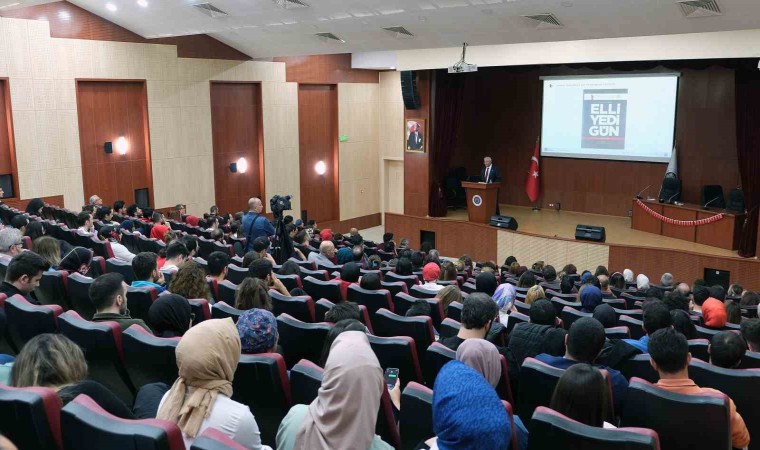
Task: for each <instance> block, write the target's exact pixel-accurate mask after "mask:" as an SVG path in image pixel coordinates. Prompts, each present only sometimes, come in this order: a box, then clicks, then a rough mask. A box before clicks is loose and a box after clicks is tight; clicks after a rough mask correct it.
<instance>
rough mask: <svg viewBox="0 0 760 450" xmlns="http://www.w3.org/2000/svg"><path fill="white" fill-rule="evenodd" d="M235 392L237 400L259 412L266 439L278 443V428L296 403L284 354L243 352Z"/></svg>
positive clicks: (263, 436)
mask: <svg viewBox="0 0 760 450" xmlns="http://www.w3.org/2000/svg"><path fill="white" fill-rule="evenodd" d="M232 392H233V394H232V399H233V400H235V401H238V402H240V403H243V404H244V405H248V407H249V408H250V409H251V411H255V414H256V423H257V424H258V425H259V430H260V431H261V440H262V442H263V443H264V444H266V445H270V446H274V443H275V436H276V435H277V427H278V426H279V425H280V422H282V419H283V418H285V415H286V414H287V413H288V410H290V407H291V405H292V403H291V396H290V395H291V394H290V381H289V380H288V373H287V370H286V369H285V360H284V359H283V357H282V355H278V354H277V353H261V354H258V355H242V356H241V357H240V362H239V363H238V366H237V369H236V370H235V378H234V380H233V382H232Z"/></svg>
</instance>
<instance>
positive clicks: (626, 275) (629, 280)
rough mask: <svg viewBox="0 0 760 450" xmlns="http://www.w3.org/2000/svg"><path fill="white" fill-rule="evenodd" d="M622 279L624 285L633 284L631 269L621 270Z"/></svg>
mask: <svg viewBox="0 0 760 450" xmlns="http://www.w3.org/2000/svg"><path fill="white" fill-rule="evenodd" d="M623 279H624V280H625V282H626V283H633V282H634V279H633V270H631V269H625V270H623Z"/></svg>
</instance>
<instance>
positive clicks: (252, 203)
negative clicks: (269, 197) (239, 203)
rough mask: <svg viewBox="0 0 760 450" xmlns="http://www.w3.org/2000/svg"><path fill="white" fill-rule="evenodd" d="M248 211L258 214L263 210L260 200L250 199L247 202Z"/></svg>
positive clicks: (256, 198)
mask: <svg viewBox="0 0 760 450" xmlns="http://www.w3.org/2000/svg"><path fill="white" fill-rule="evenodd" d="M248 209H249V210H250V211H253V212H255V213H260V212H261V210H263V209H264V205H263V204H262V203H261V199H260V198H258V197H252V198H250V199H249V200H248Z"/></svg>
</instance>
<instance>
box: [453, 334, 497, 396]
mask: <svg viewBox="0 0 760 450" xmlns="http://www.w3.org/2000/svg"><path fill="white" fill-rule="evenodd" d="M456 359H457V361H462V362H463V363H465V364H467V365H468V366H470V367H472V368H473V369H475V370H477V371H478V372H480V374H481V375H483V377H484V378H485V379H486V381H488V384H490V385H491V386H493V387H496V385H497V384H499V379H500V378H501V355H500V354H499V350H497V349H496V346H495V345H493V344H492V343H490V342H488V341H487V340H485V339H466V340H465V341H464V342H462V345H460V346H459V348H458V349H457V356H456Z"/></svg>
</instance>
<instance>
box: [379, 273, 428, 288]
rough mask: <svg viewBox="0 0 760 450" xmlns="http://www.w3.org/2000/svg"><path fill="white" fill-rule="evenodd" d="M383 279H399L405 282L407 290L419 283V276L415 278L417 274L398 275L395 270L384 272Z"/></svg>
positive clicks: (392, 280)
mask: <svg viewBox="0 0 760 450" xmlns="http://www.w3.org/2000/svg"><path fill="white" fill-rule="evenodd" d="M385 281H390V282H394V281H400V282H402V283H404V284H406V288H407V290H409V289H411V288H412V287H413V286H416V285H418V284H419V283H420V280H419V278H417V275H399V274H397V273H396V272H386V274H385Z"/></svg>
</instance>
